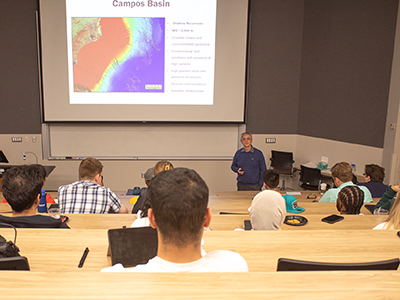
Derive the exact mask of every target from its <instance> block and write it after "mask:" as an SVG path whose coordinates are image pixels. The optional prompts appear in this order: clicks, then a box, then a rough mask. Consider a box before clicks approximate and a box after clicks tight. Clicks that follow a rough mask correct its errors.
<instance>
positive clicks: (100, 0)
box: [65, 0, 216, 105]
mask: <svg viewBox="0 0 400 300" xmlns="http://www.w3.org/2000/svg"><path fill="white" fill-rule="evenodd" d="M65 2H66V23H67V24H66V25H67V36H68V39H67V43H68V81H69V103H70V104H131V105H136V104H139V105H213V104H214V76H215V44H216V43H215V37H216V0H202V1H194V0H169V1H165V0H164V1H116V0H114V1H111V0H66V1H65Z"/></svg>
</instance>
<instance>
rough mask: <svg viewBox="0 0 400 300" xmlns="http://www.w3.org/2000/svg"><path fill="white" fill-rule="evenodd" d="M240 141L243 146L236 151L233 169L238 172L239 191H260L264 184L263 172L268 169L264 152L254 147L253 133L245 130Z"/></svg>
mask: <svg viewBox="0 0 400 300" xmlns="http://www.w3.org/2000/svg"><path fill="white" fill-rule="evenodd" d="M240 142H241V143H242V145H243V148H241V149H239V150H238V151H236V153H235V156H234V157H233V161H232V166H231V169H232V171H233V172H235V173H237V174H238V176H237V178H236V180H237V190H238V191H260V190H261V187H262V186H263V174H264V172H265V171H266V169H267V168H266V166H265V159H264V155H263V153H262V152H261V151H260V150H258V149H256V148H254V147H253V145H252V143H253V136H252V135H251V133H248V132H243V133H242V135H241V139H240Z"/></svg>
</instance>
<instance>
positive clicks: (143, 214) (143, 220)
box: [131, 160, 174, 227]
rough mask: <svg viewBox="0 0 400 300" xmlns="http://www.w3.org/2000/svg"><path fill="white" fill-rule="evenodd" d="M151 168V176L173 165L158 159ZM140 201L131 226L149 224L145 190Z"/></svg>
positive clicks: (148, 203) (170, 168)
mask: <svg viewBox="0 0 400 300" xmlns="http://www.w3.org/2000/svg"><path fill="white" fill-rule="evenodd" d="M152 169H153V175H152V177H154V176H156V175H157V174H158V173H160V172H163V171H169V170H173V169H174V166H173V165H172V163H170V162H169V161H166V160H160V161H159V162H158V163H156V165H155V166H154V168H152ZM138 201H139V199H138ZM140 201H141V204H139V205H140V208H139V209H138V211H137V218H136V220H135V221H133V223H132V225H131V227H146V226H150V222H149V218H148V217H147V211H148V210H149V208H150V202H149V200H148V199H147V192H146V196H145V197H144V198H142V199H140Z"/></svg>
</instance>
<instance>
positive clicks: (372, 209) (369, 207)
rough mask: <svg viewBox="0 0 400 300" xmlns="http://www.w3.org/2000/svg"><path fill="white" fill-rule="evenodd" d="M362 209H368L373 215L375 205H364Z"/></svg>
mask: <svg viewBox="0 0 400 300" xmlns="http://www.w3.org/2000/svg"><path fill="white" fill-rule="evenodd" d="M364 207H365V208H366V209H368V210H369V212H370V213H371V214H374V208H375V204H364Z"/></svg>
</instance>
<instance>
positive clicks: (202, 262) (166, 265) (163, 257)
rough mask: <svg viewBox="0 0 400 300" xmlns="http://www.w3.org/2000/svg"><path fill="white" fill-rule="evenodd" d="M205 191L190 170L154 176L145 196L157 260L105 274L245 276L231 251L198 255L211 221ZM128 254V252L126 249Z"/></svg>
mask: <svg viewBox="0 0 400 300" xmlns="http://www.w3.org/2000/svg"><path fill="white" fill-rule="evenodd" d="M208 195H209V192H208V187H207V185H206V183H205V182H204V180H203V179H202V178H201V177H200V176H199V175H198V174H197V173H196V172H195V171H193V170H189V169H186V168H177V169H173V170H171V171H168V172H161V173H159V174H157V175H156V176H155V177H154V178H153V180H152V182H151V184H150V187H149V190H148V192H147V199H149V201H150V208H149V210H148V216H149V220H150V224H151V227H153V228H157V235H158V249H157V256H156V257H155V258H153V259H151V260H149V262H148V263H147V264H145V265H138V266H136V267H135V268H133V269H125V268H124V267H123V266H122V265H121V264H116V265H114V266H113V267H110V268H106V269H103V270H102V271H106V272H107V271H108V272H124V271H125V272H247V271H248V267H247V263H246V261H245V260H244V259H243V258H242V257H241V256H240V255H239V254H238V253H234V252H231V251H223V250H216V251H212V252H209V253H207V254H206V255H204V256H202V255H201V238H202V236H203V232H204V229H203V227H207V226H208V225H209V224H210V221H211V210H210V208H207V206H208ZM126 251H130V249H126Z"/></svg>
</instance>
